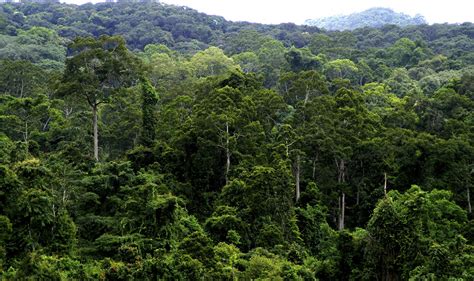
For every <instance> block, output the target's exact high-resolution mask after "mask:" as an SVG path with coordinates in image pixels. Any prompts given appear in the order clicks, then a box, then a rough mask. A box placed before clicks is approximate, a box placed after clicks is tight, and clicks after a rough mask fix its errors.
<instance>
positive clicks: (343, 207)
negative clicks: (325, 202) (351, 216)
mask: <svg viewBox="0 0 474 281" xmlns="http://www.w3.org/2000/svg"><path fill="white" fill-rule="evenodd" d="M345 212H346V194H345V193H344V192H343V193H342V196H341V212H340V215H339V230H343V229H344V219H345Z"/></svg>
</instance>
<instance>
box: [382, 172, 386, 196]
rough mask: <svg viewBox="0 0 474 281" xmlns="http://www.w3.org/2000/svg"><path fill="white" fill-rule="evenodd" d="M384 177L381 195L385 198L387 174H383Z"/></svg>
mask: <svg viewBox="0 0 474 281" xmlns="http://www.w3.org/2000/svg"><path fill="white" fill-rule="evenodd" d="M383 175H384V184H383V193H384V194H385V197H387V173H383Z"/></svg>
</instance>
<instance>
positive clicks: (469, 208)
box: [466, 186, 472, 214]
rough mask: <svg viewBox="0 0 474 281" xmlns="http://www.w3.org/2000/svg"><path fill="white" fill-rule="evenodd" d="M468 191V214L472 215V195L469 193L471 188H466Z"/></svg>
mask: <svg viewBox="0 0 474 281" xmlns="http://www.w3.org/2000/svg"><path fill="white" fill-rule="evenodd" d="M466 190H467V212H468V213H469V214H472V206H471V194H470V192H469V186H468V187H467V188H466Z"/></svg>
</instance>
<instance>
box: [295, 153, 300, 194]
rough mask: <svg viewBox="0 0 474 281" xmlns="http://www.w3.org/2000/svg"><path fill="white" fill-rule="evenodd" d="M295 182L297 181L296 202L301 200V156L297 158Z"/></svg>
mask: <svg viewBox="0 0 474 281" xmlns="http://www.w3.org/2000/svg"><path fill="white" fill-rule="evenodd" d="M295 181H296V202H298V200H300V156H299V155H297V156H296V166H295Z"/></svg>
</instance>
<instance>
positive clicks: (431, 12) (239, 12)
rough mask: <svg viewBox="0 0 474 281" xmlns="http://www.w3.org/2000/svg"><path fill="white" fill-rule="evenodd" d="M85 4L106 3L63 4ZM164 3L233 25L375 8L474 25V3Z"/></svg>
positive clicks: (432, 0)
mask: <svg viewBox="0 0 474 281" xmlns="http://www.w3.org/2000/svg"><path fill="white" fill-rule="evenodd" d="M61 1H62V2H67V3H74V4H82V3H85V2H105V0H103V1H101V0H92V1H90V0H61ZM161 2H163V3H168V4H175V5H181V6H188V7H191V8H193V9H196V10H198V11H200V12H203V13H206V14H210V15H219V16H223V17H224V18H226V19H227V20H232V21H250V22H259V23H267V24H277V23H282V22H293V23H297V24H302V23H303V22H304V21H305V20H306V19H314V18H321V17H328V16H333V15H341V14H342V15H345V14H350V13H353V12H360V11H363V10H366V9H369V8H372V7H386V8H392V9H393V10H394V11H396V12H402V13H405V14H408V15H411V16H414V15H415V14H421V15H423V16H424V17H425V19H426V20H427V21H428V23H430V24H431V23H445V22H449V23H462V22H466V21H469V22H474V1H473V0H320V1H319V0H161Z"/></svg>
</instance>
